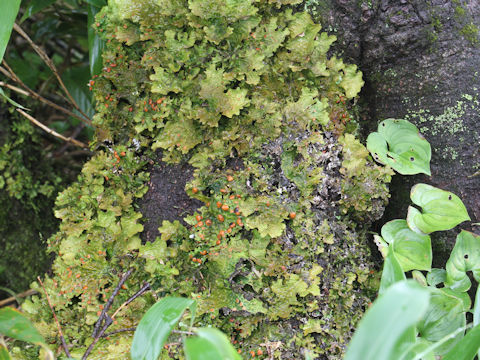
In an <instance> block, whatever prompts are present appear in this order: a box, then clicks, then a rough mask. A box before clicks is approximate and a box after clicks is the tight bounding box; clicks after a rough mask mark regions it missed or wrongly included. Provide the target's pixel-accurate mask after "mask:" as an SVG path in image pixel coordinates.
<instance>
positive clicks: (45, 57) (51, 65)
mask: <svg viewBox="0 0 480 360" xmlns="http://www.w3.org/2000/svg"><path fill="white" fill-rule="evenodd" d="M13 28H14V29H15V31H16V32H18V33H19V34H20V35H21V36H22V37H23V38H24V39H25V40H27V41H28V43H29V44H30V46H31V47H32V48H33V50H35V52H36V53H37V54H38V55H39V56H40V58H41V59H42V60H43V61H44V62H45V64H47V66H48V67H49V68H50V70H52V72H53V74H54V75H55V77H56V78H57V80H58V83H59V84H60V87H61V88H62V89H63V91H64V92H65V94H67V97H68V99H69V100H70V102H71V104H72V105H73V106H74V107H75V109H77V110H78V111H79V112H80V113H81V114H82V115H83V116H84V117H85V119H86V120H88V121H89V122H90V119H89V117H88V116H87V115H86V114H85V113H84V112H83V111H82V110H81V109H80V107H79V106H78V104H77V102H76V101H75V100H74V99H73V97H72V95H71V94H70V92H69V91H68V89H67V87H66V86H65V84H64V83H63V81H62V78H61V77H60V75H59V74H58V71H57V68H56V67H55V64H54V63H53V61H52V60H51V59H50V58H49V57H48V55H47V54H46V53H45V51H43V50H42V49H41V48H40V47H39V46H38V45H37V44H35V43H34V42H33V41H32V39H30V37H29V36H28V35H27V33H26V32H25V31H23V29H22V28H21V27H20V26H19V25H17V24H13Z"/></svg>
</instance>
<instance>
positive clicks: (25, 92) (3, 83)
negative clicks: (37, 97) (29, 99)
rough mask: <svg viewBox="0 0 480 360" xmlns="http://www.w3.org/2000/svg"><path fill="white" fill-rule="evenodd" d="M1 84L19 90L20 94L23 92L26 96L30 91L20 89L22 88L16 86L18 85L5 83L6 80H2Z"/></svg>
mask: <svg viewBox="0 0 480 360" xmlns="http://www.w3.org/2000/svg"><path fill="white" fill-rule="evenodd" d="M0 86H5V87H6V88H9V89H10V90H13V91H16V92H18V93H19V94H22V95H24V96H28V92H27V91H25V90H22V89H20V88H18V87H16V86H13V85H10V84H7V83H5V82H3V81H0Z"/></svg>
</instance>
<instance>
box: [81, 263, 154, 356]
mask: <svg viewBox="0 0 480 360" xmlns="http://www.w3.org/2000/svg"><path fill="white" fill-rule="evenodd" d="M132 271H133V269H129V270H128V271H127V272H126V273H125V274H124V275H123V276H122V278H121V279H120V281H119V282H118V285H117V287H116V288H115V290H114V291H113V293H112V295H111V296H110V298H109V299H108V301H107V303H106V304H105V307H104V308H103V310H102V313H101V314H100V316H99V318H98V320H97V322H96V324H95V327H94V329H93V334H92V336H93V337H94V339H93V341H92V343H91V344H90V346H89V347H88V349H87V351H85V354H83V356H82V360H86V359H87V357H88V355H90V353H91V352H92V350H93V348H94V347H95V344H96V343H97V342H98V341H99V340H100V338H102V337H107V336H109V335H111V334H116V333H119V332H122V331H134V330H135V328H128V329H121V330H118V331H112V332H110V333H108V334H105V331H106V330H107V328H108V327H109V326H110V325H111V324H112V323H113V317H114V316H115V315H116V314H117V313H118V312H119V311H120V309H121V308H123V307H124V306H126V305H128V304H129V303H131V302H132V301H133V300H135V299H136V298H137V297H139V296H140V295H141V294H143V293H144V292H145V291H146V290H147V289H149V288H150V284H149V283H145V284H144V285H143V286H142V288H141V289H140V290H139V291H137V292H136V293H135V294H134V295H132V296H131V297H130V298H129V299H128V300H127V301H126V302H125V303H123V304H122V305H121V306H120V307H119V308H118V309H117V310H116V311H115V313H114V315H113V316H112V317H110V316H109V315H108V314H107V311H108V309H109V308H110V306H111V305H112V303H113V300H114V298H115V296H116V295H117V294H118V292H119V291H120V289H121V287H122V285H123V284H124V283H125V281H126V280H127V278H128V277H129V276H130V274H131V273H132ZM104 320H105V322H104ZM102 324H103V327H102V329H101V330H100V331H99V328H100V326H102ZM132 329H133V330H132Z"/></svg>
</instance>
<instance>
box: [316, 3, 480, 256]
mask: <svg viewBox="0 0 480 360" xmlns="http://www.w3.org/2000/svg"><path fill="white" fill-rule="evenodd" d="M314 3H315V4H314V5H310V6H309V10H310V11H311V12H312V13H313V14H314V15H315V16H316V17H317V20H319V21H321V22H322V24H324V28H326V30H331V31H334V32H335V33H336V35H337V37H338V38H339V40H338V42H337V49H338V50H340V51H343V53H344V57H345V58H347V59H349V60H350V61H352V62H355V63H357V64H358V65H359V66H360V68H361V70H362V71H363V73H364V80H365V83H366V85H365V87H364V89H363V90H362V93H361V95H360V96H361V98H363V101H364V104H365V105H366V114H367V115H366V116H365V118H364V119H363V120H364V121H362V122H361V123H362V126H363V128H364V132H365V134H368V133H369V132H370V131H374V130H375V129H376V125H377V123H378V122H379V121H380V120H383V119H385V118H407V119H409V120H410V121H412V122H413V123H415V124H416V125H417V126H418V127H419V128H420V130H421V131H422V132H423V134H424V135H425V137H426V138H427V140H428V141H429V142H430V144H431V145H432V152H433V155H432V162H431V164H432V176H431V177H427V176H413V177H406V176H400V175H397V176H395V178H394V181H393V183H392V186H391V193H392V197H391V201H390V205H389V208H388V209H387V211H386V215H385V218H384V220H385V221H386V220H390V219H393V218H402V217H404V216H405V215H406V208H407V206H408V205H409V203H410V200H409V196H408V192H409V190H410V187H411V186H412V185H413V184H414V183H418V182H425V183H428V184H431V185H434V186H437V187H440V188H442V189H445V190H449V191H452V192H454V193H456V194H457V195H458V196H460V198H461V199H462V200H463V201H464V203H465V204H466V206H467V209H468V212H469V214H470V217H471V218H472V222H470V223H464V224H462V225H461V228H463V229H467V230H472V231H474V232H476V233H480V229H479V227H478V226H475V225H473V223H475V222H478V221H480V175H479V173H478V171H479V167H480V112H479V108H480V105H479V102H478V95H477V93H478V89H480V77H479V73H478V71H479V69H480V47H479V44H478V43H479V36H478V26H479V25H480V3H478V1H474V0H469V1H456V0H454V1H451V0H431V1H424V0H408V1H407V0H372V1H358V0H328V1H317V2H314ZM325 25H327V26H325ZM447 237H448V242H449V243H450V246H451V245H452V243H453V241H454V239H455V232H453V231H452V232H451V233H450V234H448V236H447ZM434 242H435V239H434ZM436 242H439V239H438V236H437V239H436ZM450 246H447V247H450ZM447 253H448V252H447Z"/></svg>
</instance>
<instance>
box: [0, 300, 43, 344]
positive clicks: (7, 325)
mask: <svg viewBox="0 0 480 360" xmlns="http://www.w3.org/2000/svg"><path fill="white" fill-rule="evenodd" d="M0 334H3V335H5V336H8V337H11V338H13V339H16V340H21V341H27V342H31V343H34V344H45V340H44V339H43V337H42V335H40V333H39V332H38V330H37V329H35V327H34V326H33V325H32V323H31V322H30V321H29V320H28V319H27V318H26V317H25V316H24V315H23V314H22V313H21V312H20V311H18V310H15V309H13V308H11V307H4V308H2V309H0Z"/></svg>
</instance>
